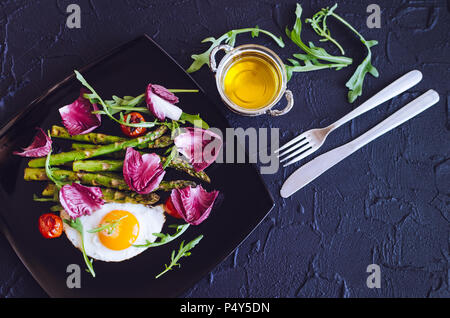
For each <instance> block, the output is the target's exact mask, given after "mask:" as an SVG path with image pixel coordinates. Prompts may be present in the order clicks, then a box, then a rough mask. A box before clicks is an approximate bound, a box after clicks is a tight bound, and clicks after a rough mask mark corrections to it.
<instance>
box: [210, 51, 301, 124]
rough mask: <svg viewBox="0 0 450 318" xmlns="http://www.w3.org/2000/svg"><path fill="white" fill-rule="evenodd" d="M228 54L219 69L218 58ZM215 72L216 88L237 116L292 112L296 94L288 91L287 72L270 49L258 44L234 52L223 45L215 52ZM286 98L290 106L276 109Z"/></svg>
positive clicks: (211, 58)
mask: <svg viewBox="0 0 450 318" xmlns="http://www.w3.org/2000/svg"><path fill="white" fill-rule="evenodd" d="M220 50H224V51H225V52H226V55H225V56H224V57H223V58H222V60H221V61H220V63H219V65H218V66H217V64H216V60H215V55H216V54H217V52H218V51H220ZM210 67H211V70H212V71H213V72H214V73H216V84H217V89H218V91H219V94H220V96H221V98H222V100H223V101H224V103H225V104H226V105H227V106H228V107H229V108H230V109H231V110H232V111H234V112H236V113H238V114H242V115H247V116H257V115H262V114H269V115H272V116H280V115H284V114H286V113H287V112H289V111H290V110H291V109H292V106H293V105H294V99H293V96H292V92H291V91H290V90H288V89H286V83H287V76H286V69H285V67H284V64H283V62H282V61H281V59H280V58H279V57H278V55H276V54H275V53H274V52H273V51H271V50H270V49H268V48H266V47H264V46H261V45H255V44H247V45H241V46H238V47H236V48H233V47H231V46H229V45H219V46H217V47H215V48H214V49H213V50H212V51H211V55H210ZM283 96H286V99H287V106H286V107H285V108H284V109H283V110H274V109H272V108H273V107H274V106H275V105H276V104H277V103H278V102H279V101H280V100H281V98H282V97H283Z"/></svg>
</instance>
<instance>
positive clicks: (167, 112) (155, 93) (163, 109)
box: [145, 84, 183, 121]
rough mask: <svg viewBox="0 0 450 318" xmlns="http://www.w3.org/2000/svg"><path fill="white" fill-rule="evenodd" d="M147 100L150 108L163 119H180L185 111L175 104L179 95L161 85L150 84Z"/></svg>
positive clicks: (157, 116) (156, 115)
mask: <svg viewBox="0 0 450 318" xmlns="http://www.w3.org/2000/svg"><path fill="white" fill-rule="evenodd" d="M145 100H146V102H147V108H148V110H149V111H150V112H151V113H152V114H153V115H154V116H155V117H156V118H158V119H159V120H161V121H162V120H165V119H166V117H167V118H169V119H172V120H179V119H180V117H181V114H182V113H183V111H182V110H181V109H180V108H179V107H178V106H175V105H174V104H176V103H178V97H176V96H175V95H174V94H173V93H171V92H170V91H168V90H167V89H166V88H165V87H163V86H161V85H156V84H149V85H148V86H147V92H146V98H145Z"/></svg>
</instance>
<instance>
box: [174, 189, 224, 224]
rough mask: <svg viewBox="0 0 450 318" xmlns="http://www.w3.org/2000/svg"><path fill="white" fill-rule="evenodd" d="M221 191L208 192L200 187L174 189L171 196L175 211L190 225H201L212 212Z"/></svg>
mask: <svg viewBox="0 0 450 318" xmlns="http://www.w3.org/2000/svg"><path fill="white" fill-rule="evenodd" d="M218 195H219V191H212V192H207V191H206V190H205V189H203V188H202V186H201V185H198V186H197V187H195V188H192V187H187V188H184V189H174V190H172V193H171V194H170V199H171V200H172V203H173V206H174V208H175V210H177V212H178V214H179V215H180V216H181V217H182V218H183V219H184V220H185V221H186V222H187V223H189V224H192V225H199V224H200V223H202V222H203V221H204V220H206V219H207V218H208V216H209V214H210V212H211V210H212V207H213V205H214V201H215V200H216V198H217V196H218Z"/></svg>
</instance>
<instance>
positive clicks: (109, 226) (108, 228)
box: [87, 215, 128, 235]
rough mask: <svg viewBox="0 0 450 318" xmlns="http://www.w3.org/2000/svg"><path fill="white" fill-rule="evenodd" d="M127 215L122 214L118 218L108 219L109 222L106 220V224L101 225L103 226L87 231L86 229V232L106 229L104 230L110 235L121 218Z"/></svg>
mask: <svg viewBox="0 0 450 318" xmlns="http://www.w3.org/2000/svg"><path fill="white" fill-rule="evenodd" d="M127 217H128V215H124V216H122V217H121V218H119V219H117V220H114V221H110V222H108V223H107V224H105V225H103V226H99V227H96V228H95V229H92V230H89V231H87V232H88V233H98V232H101V231H105V230H106V232H107V233H108V234H109V235H111V234H112V233H113V232H114V230H115V229H116V227H117V226H118V225H119V224H120V222H121V221H122V220H123V219H125V218H127Z"/></svg>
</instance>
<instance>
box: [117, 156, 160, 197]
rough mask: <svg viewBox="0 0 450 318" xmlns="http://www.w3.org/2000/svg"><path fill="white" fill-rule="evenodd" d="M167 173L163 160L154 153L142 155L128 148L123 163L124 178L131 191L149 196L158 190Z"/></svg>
mask: <svg viewBox="0 0 450 318" xmlns="http://www.w3.org/2000/svg"><path fill="white" fill-rule="evenodd" d="M165 174H166V172H165V171H164V169H163V167H162V165H161V159H160V158H159V156H158V155H156V154H154V153H149V154H145V155H141V154H140V153H139V151H136V150H134V149H133V148H127V152H126V155H125V160H124V162H123V177H124V179H125V182H126V183H127V184H128V186H129V187H130V189H131V190H133V191H135V192H137V193H139V194H148V193H150V192H152V191H154V190H156V189H157V188H158V186H159V184H160V183H161V181H162V179H163V177H164V175H165Z"/></svg>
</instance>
